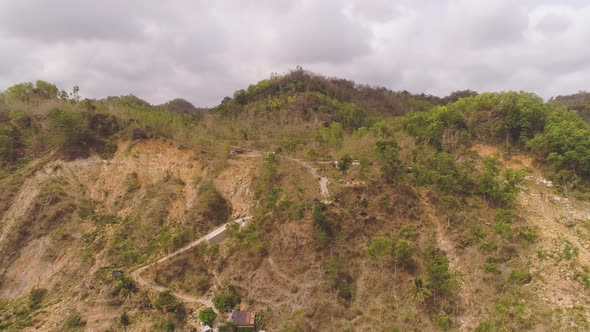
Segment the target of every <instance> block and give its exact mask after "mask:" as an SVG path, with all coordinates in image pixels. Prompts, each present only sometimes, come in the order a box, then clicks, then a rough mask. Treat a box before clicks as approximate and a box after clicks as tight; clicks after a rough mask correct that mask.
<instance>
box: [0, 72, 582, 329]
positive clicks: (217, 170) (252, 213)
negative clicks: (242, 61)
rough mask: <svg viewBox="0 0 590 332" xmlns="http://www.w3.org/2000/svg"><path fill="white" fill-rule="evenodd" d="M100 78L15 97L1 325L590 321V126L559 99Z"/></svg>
mask: <svg viewBox="0 0 590 332" xmlns="http://www.w3.org/2000/svg"><path fill="white" fill-rule="evenodd" d="M78 92H79V89H75V90H74V91H72V92H71V93H67V92H65V91H59V89H58V88H57V87H55V86H54V85H52V84H50V83H47V82H43V81H38V82H36V83H35V84H33V83H23V84H18V85H15V86H13V87H11V88H9V89H8V90H7V91H4V92H3V93H2V94H0V187H1V188H2V189H3V190H2V191H1V192H0V215H1V218H0V252H1V253H2V255H0V330H6V331H23V330H24V331H76V330H84V329H86V330H93V331H114V330H122V329H123V328H127V329H128V330H129V331H173V330H178V331H183V330H190V328H191V327H196V316H197V315H198V313H199V312H200V310H202V309H203V308H204V307H206V306H214V307H215V310H216V311H217V313H218V314H219V317H218V318H217V321H218V322H219V323H218V326H217V327H218V328H219V329H220V330H226V331H230V330H232V327H231V326H230V324H228V323H226V322H224V320H226V319H227V318H226V315H225V314H223V312H224V311H226V312H227V311H230V310H231V309H242V310H253V311H256V312H257V325H258V328H259V329H266V330H267V331H361V330H384V331H406V330H410V331H411V330H417V331H431V330H459V331H472V330H475V331H497V330H541V331H542V330H572V331H573V330H586V329H590V312H588V307H589V306H588V304H589V300H590V296H589V295H590V294H589V288H590V267H589V266H588V263H587V262H588V259H589V258H590V203H589V202H588V199H589V195H588V189H589V180H590V125H589V123H588V122H586V121H584V120H583V119H582V118H581V117H580V116H579V115H578V114H577V113H576V112H575V111H572V110H568V109H567V108H566V107H564V106H563V105H561V104H560V103H559V102H558V101H557V98H556V100H555V101H550V102H544V101H543V100H542V99H541V98H539V97H538V96H536V95H534V94H531V93H526V92H503V93H481V94H476V93H474V92H471V91H463V92H457V93H454V94H452V95H451V96H448V97H444V98H440V97H434V96H427V95H415V94H411V93H409V92H393V91H389V90H387V89H384V88H376V87H367V86H362V85H357V84H355V83H354V82H350V81H347V80H341V79H336V78H326V77H322V76H320V75H317V74H313V73H309V72H306V71H303V70H301V69H297V70H295V71H292V72H290V73H287V74H285V75H282V76H278V75H273V76H271V77H270V78H269V79H267V80H263V81H261V82H258V83H257V84H253V85H251V86H249V87H248V88H247V89H244V90H239V91H237V92H236V93H234V94H233V96H232V97H228V98H225V99H224V100H223V101H222V102H221V103H220V105H218V106H216V107H214V108H212V109H210V110H199V109H196V108H194V106H192V105H190V104H189V103H188V102H184V101H182V100H174V101H171V102H170V103H166V104H163V105H159V106H155V105H151V104H150V103H148V102H146V101H143V100H141V99H139V98H137V97H135V96H132V95H130V96H121V97H109V98H105V99H102V100H90V99H85V100H81V99H80V98H79V97H78ZM233 220H240V221H242V222H243V224H244V225H243V226H240V225H239V224H238V223H235V222H232V221H233ZM224 225H226V226H224ZM220 229H223V235H224V236H226V239H225V241H222V242H219V241H218V240H220V239H221V238H222V237H217V235H218V234H219V230H220ZM211 232H214V233H213V235H211V236H208V234H211ZM210 239H214V240H213V241H210Z"/></svg>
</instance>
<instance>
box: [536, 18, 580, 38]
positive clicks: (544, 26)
mask: <svg viewBox="0 0 590 332" xmlns="http://www.w3.org/2000/svg"><path fill="white" fill-rule="evenodd" d="M570 24H571V22H570V21H569V19H568V17H567V16H565V15H562V14H557V13H548V14H547V15H545V16H543V18H541V20H540V21H539V22H538V23H537V24H536V27H535V28H537V29H539V30H540V31H541V32H543V33H544V34H559V33H563V32H564V31H565V30H567V29H568V28H569V26H570Z"/></svg>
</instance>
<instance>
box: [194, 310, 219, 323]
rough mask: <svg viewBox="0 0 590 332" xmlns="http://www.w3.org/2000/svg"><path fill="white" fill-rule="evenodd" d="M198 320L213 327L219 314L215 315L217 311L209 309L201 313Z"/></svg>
mask: <svg viewBox="0 0 590 332" xmlns="http://www.w3.org/2000/svg"><path fill="white" fill-rule="evenodd" d="M198 318H199V320H200V321H201V322H203V323H205V324H207V325H209V326H211V325H212V324H213V321H214V320H215V319H216V318H217V314H216V313H215V311H213V309H212V308H209V307H207V308H205V309H203V310H201V311H199V315H198Z"/></svg>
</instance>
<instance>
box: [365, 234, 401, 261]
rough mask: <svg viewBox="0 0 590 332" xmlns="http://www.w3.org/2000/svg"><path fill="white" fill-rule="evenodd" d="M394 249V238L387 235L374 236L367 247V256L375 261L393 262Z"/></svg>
mask: <svg viewBox="0 0 590 332" xmlns="http://www.w3.org/2000/svg"><path fill="white" fill-rule="evenodd" d="M393 250H394V243H393V240H392V239H391V238H389V237H385V236H374V237H373V238H371V242H370V243H369V246H368V247H367V256H369V259H371V260H372V261H373V262H375V263H379V264H389V263H391V259H392V255H393Z"/></svg>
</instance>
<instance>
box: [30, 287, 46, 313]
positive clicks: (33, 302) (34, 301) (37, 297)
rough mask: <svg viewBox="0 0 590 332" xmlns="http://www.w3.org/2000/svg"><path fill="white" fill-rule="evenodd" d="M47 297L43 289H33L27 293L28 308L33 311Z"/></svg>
mask: <svg viewBox="0 0 590 332" xmlns="http://www.w3.org/2000/svg"><path fill="white" fill-rule="evenodd" d="M45 295H47V289H45V288H33V289H32V290H31V292H30V293H29V308H30V309H32V310H35V309H37V308H39V307H40V306H41V302H43V299H44V298H45Z"/></svg>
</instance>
